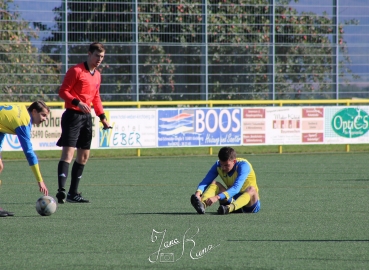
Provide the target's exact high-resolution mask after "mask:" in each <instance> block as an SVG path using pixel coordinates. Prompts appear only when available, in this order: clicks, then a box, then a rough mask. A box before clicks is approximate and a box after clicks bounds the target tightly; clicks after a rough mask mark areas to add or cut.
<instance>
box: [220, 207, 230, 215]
mask: <svg viewBox="0 0 369 270" xmlns="http://www.w3.org/2000/svg"><path fill="white" fill-rule="evenodd" d="M218 214H219V215H228V214H229V207H228V206H226V205H220V206H219V208H218Z"/></svg>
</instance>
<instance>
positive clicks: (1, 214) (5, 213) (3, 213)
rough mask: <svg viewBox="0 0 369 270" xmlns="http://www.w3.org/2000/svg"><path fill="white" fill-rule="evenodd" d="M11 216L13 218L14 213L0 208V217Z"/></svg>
mask: <svg viewBox="0 0 369 270" xmlns="http://www.w3.org/2000/svg"><path fill="white" fill-rule="evenodd" d="M12 216H14V212H9V211H6V210H4V209H2V208H0V217H12Z"/></svg>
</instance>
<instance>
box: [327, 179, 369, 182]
mask: <svg viewBox="0 0 369 270" xmlns="http://www.w3.org/2000/svg"><path fill="white" fill-rule="evenodd" d="M330 181H332V182H333V181H334V182H336V181H340V182H348V181H358V182H361V181H369V179H339V180H330Z"/></svg>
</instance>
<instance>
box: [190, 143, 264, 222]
mask: <svg viewBox="0 0 369 270" xmlns="http://www.w3.org/2000/svg"><path fill="white" fill-rule="evenodd" d="M218 158H219V160H218V161H217V162H215V164H214V165H213V166H212V167H211V169H210V170H209V172H208V173H207V175H206V176H205V178H204V179H203V180H202V181H201V183H200V184H199V185H198V187H197V190H196V193H195V194H193V195H192V196H191V204H192V206H193V207H194V208H195V209H196V211H197V213H199V214H205V209H206V208H207V207H209V206H211V205H213V204H214V203H216V202H217V201H219V204H220V206H219V208H218V214H220V215H226V214H229V213H232V212H234V213H257V212H259V210H260V200H259V188H258V186H257V184H256V175H255V172H254V169H253V168H252V166H251V164H250V162H248V161H247V160H246V159H243V158H237V157H236V151H235V150H234V149H233V148H231V147H223V148H221V149H220V150H219V153H218ZM218 175H219V176H220V178H221V179H222V180H223V182H224V184H225V185H226V187H224V186H223V185H222V184H221V183H219V182H217V181H215V179H216V178H217V176H218Z"/></svg>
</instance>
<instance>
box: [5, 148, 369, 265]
mask: <svg viewBox="0 0 369 270" xmlns="http://www.w3.org/2000/svg"><path fill="white" fill-rule="evenodd" d="M239 156H240V157H245V158H247V159H248V160H249V161H250V162H251V163H252V164H253V166H254V169H255V171H256V175H257V180H258V185H259V188H260V197H261V211H260V212H259V213H258V214H231V215H227V216H218V215H216V210H217V206H213V207H211V208H208V209H207V211H208V212H207V213H206V214H205V215H198V214H197V213H196V212H195V210H194V209H193V208H192V206H191V204H190V195H191V194H192V193H194V191H195V189H196V187H197V184H198V183H199V181H201V180H202V178H203V177H204V175H205V174H206V172H207V171H208V169H209V168H210V166H211V165H212V164H213V163H214V162H215V160H216V156H206V155H205V156H172V157H140V158H136V157H128V158H107V157H105V158H91V159H90V161H89V163H88V164H87V166H86V169H85V172H84V175H83V179H82V181H81V185H80V191H82V192H83V195H84V197H86V198H88V199H90V201H91V203H90V204H83V205H81V204H70V203H66V204H64V205H59V207H58V210H57V212H56V213H55V214H53V215H52V216H50V217H41V216H39V215H38V214H37V212H36V210H35V202H36V200H37V199H38V197H40V196H41V194H40V193H39V192H38V189H37V184H36V183H35V180H34V178H33V174H32V172H31V170H30V169H29V168H28V164H27V162H26V160H25V159H24V158H23V159H21V160H6V159H5V161H4V165H5V168H4V171H3V173H2V174H1V175H0V179H1V180H2V186H1V188H0V205H1V206H2V207H3V208H5V209H7V210H9V211H14V212H15V213H16V216H14V217H6V218H0V228H1V241H0V269H12V270H13V269H220V268H226V269H309V270H310V269H335V270H338V269H369V229H368V228H369V211H368V209H369V208H368V205H369V196H368V195H369V176H368V154H367V153H330V154H324V153H310V154H286V155H280V154H265V155H263V154H259V155H251V154H241V155H239ZM57 163H58V160H57V159H49V160H41V161H40V167H41V171H42V173H43V176H44V178H45V182H46V184H47V185H48V188H49V190H50V193H51V194H50V195H52V196H55V194H56V189H57V177H56V170H57ZM68 183H69V181H68ZM154 230H155V231H156V232H157V233H155V232H154ZM164 232H165V236H164ZM196 233H197V234H196ZM161 242H162V244H161ZM176 243H178V244H176ZM171 244H176V245H173V246H171V247H169V248H165V246H168V245H171ZM160 245H161V250H159V249H160ZM182 253H183V254H182ZM201 255H203V256H202V257H201ZM149 258H150V259H151V261H153V262H150V261H149ZM172 260H174V262H168V261H172Z"/></svg>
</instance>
